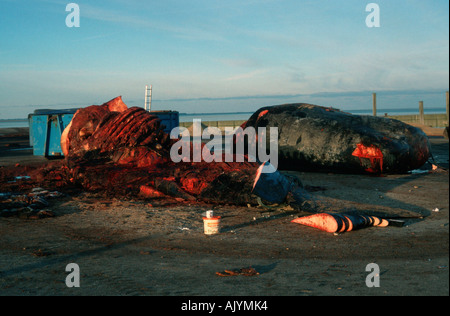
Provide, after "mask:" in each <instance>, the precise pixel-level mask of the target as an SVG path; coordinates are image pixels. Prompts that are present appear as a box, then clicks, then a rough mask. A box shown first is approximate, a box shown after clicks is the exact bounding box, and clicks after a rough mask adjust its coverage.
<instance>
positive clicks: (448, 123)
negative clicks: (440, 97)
mask: <svg viewBox="0 0 450 316" xmlns="http://www.w3.org/2000/svg"><path fill="white" fill-rule="evenodd" d="M445 98H446V107H447V126H450V119H449V114H448V111H449V110H448V91H447V92H445Z"/></svg>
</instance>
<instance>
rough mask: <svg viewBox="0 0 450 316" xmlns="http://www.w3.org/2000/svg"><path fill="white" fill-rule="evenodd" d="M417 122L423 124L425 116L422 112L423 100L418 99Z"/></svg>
mask: <svg viewBox="0 0 450 316" xmlns="http://www.w3.org/2000/svg"><path fill="white" fill-rule="evenodd" d="M419 122H420V124H422V125H425V116H424V113H423V101H419Z"/></svg>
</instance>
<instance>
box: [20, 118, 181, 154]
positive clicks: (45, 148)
mask: <svg viewBox="0 0 450 316" xmlns="http://www.w3.org/2000/svg"><path fill="white" fill-rule="evenodd" d="M76 111H77V109H69V110H35V111H34V113H33V114H29V115H28V124H29V126H30V145H31V146H33V155H35V156H44V157H47V158H56V157H62V156H64V154H63V152H62V149H61V134H62V132H63V131H64V129H65V128H66V127H67V125H69V123H70V121H71V120H72V118H73V115H74V114H75V112H76ZM151 113H152V114H153V115H156V116H157V117H158V118H159V119H161V124H162V125H164V126H166V128H165V129H164V131H165V132H166V133H170V131H171V130H172V129H173V128H175V127H178V126H179V114H178V112H176V111H152V112H151Z"/></svg>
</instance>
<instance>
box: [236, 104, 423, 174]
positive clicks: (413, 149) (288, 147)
mask: <svg viewBox="0 0 450 316" xmlns="http://www.w3.org/2000/svg"><path fill="white" fill-rule="evenodd" d="M247 127H253V128H255V130H258V128H259V127H266V128H268V127H278V146H279V148H278V150H279V156H278V159H279V168H280V169H291V170H309V171H328V172H330V171H331V172H350V173H378V174H379V173H404V172H407V171H410V170H413V169H417V168H420V167H421V166H423V165H424V164H425V163H426V162H427V160H428V159H429V157H430V155H431V154H430V152H431V148H430V142H429V139H428V137H427V136H426V135H425V133H423V132H422V130H420V129H418V128H416V127H413V126H411V125H408V124H405V123H403V122H400V121H398V120H394V119H389V118H384V117H374V116H364V115H352V114H349V113H345V112H341V111H340V110H338V109H334V108H327V107H322V106H317V105H311V104H305V103H297V104H284V105H276V106H268V107H263V108H261V109H259V110H258V111H256V112H255V113H254V114H253V115H252V116H251V117H250V119H249V120H248V121H247V122H245V123H244V124H243V125H242V128H243V129H245V128H247ZM267 130H268V129H267ZM268 139H269V137H266V140H268ZM267 147H268V146H267Z"/></svg>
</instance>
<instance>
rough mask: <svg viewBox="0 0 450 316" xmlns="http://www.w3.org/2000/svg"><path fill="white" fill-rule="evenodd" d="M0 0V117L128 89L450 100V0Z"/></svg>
mask: <svg viewBox="0 0 450 316" xmlns="http://www.w3.org/2000/svg"><path fill="white" fill-rule="evenodd" d="M371 2H372V1H368V0H366V1H365V0H310V1H308V0H238V1H235V0H227V1H223V0H221V1H219V0H199V1H187V0H184V1H178V0H164V1H161V0H158V1H137V0H108V1H104V0H96V1H84V0H83V1H81V0H80V1H75V2H74V3H76V4H77V5H78V7H79V9H80V25H79V27H68V26H67V25H66V18H67V16H68V15H69V14H71V12H67V11H66V6H67V4H69V3H70V1H64V0H22V1H20V0H0V119H10V118H25V117H26V116H27V115H28V114H29V113H31V112H32V111H34V109H43V108H46V109H64V108H76V107H81V106H88V105H92V104H102V103H104V102H106V101H108V100H110V99H112V98H114V97H116V96H119V95H121V96H122V97H123V100H124V102H125V103H126V104H127V105H128V106H142V107H143V106H144V95H145V85H152V86H153V90H152V92H153V99H152V109H154V110H176V111H180V112H183V113H205V112H235V111H242V112H247V111H248V112H253V111H256V110H257V109H259V108H261V107H263V106H267V105H275V104H283V103H292V102H309V103H313V104H318V105H324V106H333V107H337V108H341V109H343V110H350V109H364V108H370V107H371V106H372V92H376V93H377V95H378V103H379V107H380V108H399V107H416V106H417V107H418V102H419V101H424V104H425V107H427V106H432V107H444V108H445V91H448V87H449V2H448V1H447V0H427V1H419V0H395V1H392V0H378V1H376V2H375V1H374V3H376V4H377V5H378V7H379V13H380V14H379V17H380V19H379V20H380V27H371V28H370V27H368V26H367V25H366V18H367V16H368V15H369V14H371V12H366V6H367V5H368V4H369V3H371Z"/></svg>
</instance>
